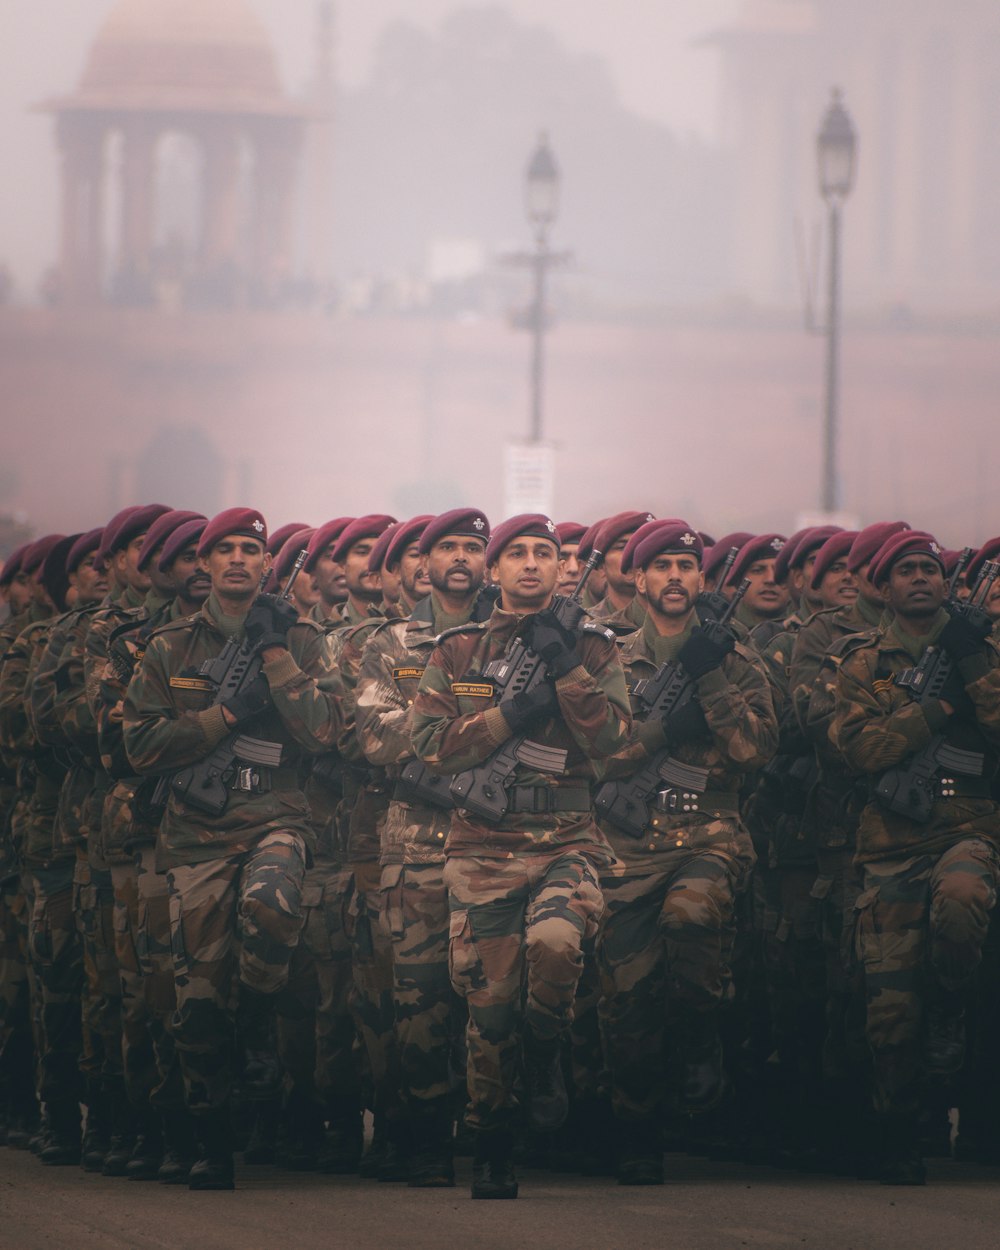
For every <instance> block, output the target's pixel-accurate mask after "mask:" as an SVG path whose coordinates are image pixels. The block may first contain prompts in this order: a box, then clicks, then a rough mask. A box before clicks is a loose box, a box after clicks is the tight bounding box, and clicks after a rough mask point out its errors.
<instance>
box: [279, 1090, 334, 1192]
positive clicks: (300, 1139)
mask: <svg viewBox="0 0 1000 1250" xmlns="http://www.w3.org/2000/svg"><path fill="white" fill-rule="evenodd" d="M280 1126H281V1131H280V1132H279V1136H278V1157H277V1164H278V1166H279V1167H282V1168H290V1169H291V1170H292V1171H293V1172H315V1171H316V1169H317V1167H318V1166H319V1152H320V1148H321V1147H322V1145H323V1113H322V1111H321V1110H320V1108H319V1107H318V1106H317V1105H316V1103H315V1102H314V1101H313V1099H312V1097H311V1096H310V1095H309V1094H307V1093H305V1092H304V1091H301V1090H297V1089H293V1090H292V1092H291V1094H290V1095H289V1096H288V1100H287V1101H286V1103H285V1107H284V1110H283V1111H282V1113H281V1121H280Z"/></svg>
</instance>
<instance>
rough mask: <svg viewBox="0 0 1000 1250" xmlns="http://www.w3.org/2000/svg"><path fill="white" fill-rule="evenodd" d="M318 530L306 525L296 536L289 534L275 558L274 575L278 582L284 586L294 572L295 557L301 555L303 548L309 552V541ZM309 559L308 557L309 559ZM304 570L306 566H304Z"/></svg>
mask: <svg viewBox="0 0 1000 1250" xmlns="http://www.w3.org/2000/svg"><path fill="white" fill-rule="evenodd" d="M315 533H316V530H315V528H314V527H313V526H311V525H304V526H303V527H302V529H300V530H296V531H295V533H294V534H289V535H288V537H287V538H286V539H285V541H284V542H283V543H282V544H281V550H280V551H279V552H278V554H277V555H276V556H275V557H274V564H273V566H272V567H273V569H274V575H275V577H276V578H277V579H278V581H279V582H280V583H281V584H282V585H284V583H285V580H286V579H287V577H288V574H289V573H290V572H291V571H292V565H293V564H294V563H295V557H296V556H297V555H298V554H299V552H300V551H301V550H302V548H303V547H305V549H306V550H307V551H308V549H309V540H310V539H311V538H312V536H313V534H315ZM307 558H308V557H307ZM302 567H303V569H304V568H305V565H304V564H303V566H302Z"/></svg>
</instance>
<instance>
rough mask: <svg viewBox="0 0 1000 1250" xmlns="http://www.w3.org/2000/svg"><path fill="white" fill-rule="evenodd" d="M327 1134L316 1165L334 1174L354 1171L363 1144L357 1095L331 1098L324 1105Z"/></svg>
mask: <svg viewBox="0 0 1000 1250" xmlns="http://www.w3.org/2000/svg"><path fill="white" fill-rule="evenodd" d="M326 1122H327V1127H326V1134H325V1136H324V1139H323V1144H322V1146H321V1147H320V1151H319V1158H318V1161H317V1162H318V1167H319V1170H320V1171H321V1172H327V1173H330V1174H332V1175H334V1176H350V1175H352V1174H353V1173H355V1172H357V1170H358V1165H359V1163H360V1162H361V1151H362V1148H363V1146H364V1122H363V1120H362V1115H361V1104H360V1103H359V1102H358V1100H357V1099H356V1098H349V1097H348V1098H331V1099H330V1100H329V1101H328V1102H327V1105H326Z"/></svg>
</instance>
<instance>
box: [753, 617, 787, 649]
mask: <svg viewBox="0 0 1000 1250" xmlns="http://www.w3.org/2000/svg"><path fill="white" fill-rule="evenodd" d="M792 632H793V631H792V630H790V629H789V628H788V625H787V623H786V622H785V621H761V623H760V624H759V625H755V626H754V627H753V629H752V630H751V631H750V642H751V643H752V644H753V645H754V646H755V647H757V648H758V649H759V650H763V648H764V647H767V646H769V645H770V644H771V643H772V642H774V640H775V638H777V636H778V635H779V634H785V633H792Z"/></svg>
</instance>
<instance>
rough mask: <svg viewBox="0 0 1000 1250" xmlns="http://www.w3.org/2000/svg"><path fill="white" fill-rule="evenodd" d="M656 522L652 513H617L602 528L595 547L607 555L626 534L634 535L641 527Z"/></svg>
mask: <svg viewBox="0 0 1000 1250" xmlns="http://www.w3.org/2000/svg"><path fill="white" fill-rule="evenodd" d="M655 520H656V518H655V517H654V516H653V514H652V512H616V513H615V515H614V516H613V517H609V518H608V519H607V520H606V521H605V522H604V524H603V525H602V526H601V528H600V530H599V531H598V534H597V539H596V540H595V543H594V545H595V546H596V548H597V550H598V551H600V552H603V553H604V555H607V553H608V550H609V549H610V548H611V547H613V546H614V545H615V543H616V542H617V541H618V540H619V538H624V537H625V535H626V534H632V533H634V532H635V531H636V530H637V529H638V528H639V526H640V525H645V524H646V523H647V522H648V521H655Z"/></svg>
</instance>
